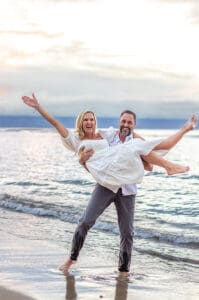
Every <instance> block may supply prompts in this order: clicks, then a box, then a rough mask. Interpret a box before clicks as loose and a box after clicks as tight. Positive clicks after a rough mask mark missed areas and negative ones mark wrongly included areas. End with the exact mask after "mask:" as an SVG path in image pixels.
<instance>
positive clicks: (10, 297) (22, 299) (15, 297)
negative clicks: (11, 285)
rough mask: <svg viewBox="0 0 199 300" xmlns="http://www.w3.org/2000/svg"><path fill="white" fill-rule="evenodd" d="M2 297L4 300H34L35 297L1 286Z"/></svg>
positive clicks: (0, 294)
mask: <svg viewBox="0 0 199 300" xmlns="http://www.w3.org/2000/svg"><path fill="white" fill-rule="evenodd" d="M0 299H2V300H33V298H30V297H28V296H26V295H23V294H21V293H18V292H15V291H12V290H8V289H6V288H4V287H2V286H0Z"/></svg>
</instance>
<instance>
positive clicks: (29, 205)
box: [0, 194, 80, 223]
mask: <svg viewBox="0 0 199 300" xmlns="http://www.w3.org/2000/svg"><path fill="white" fill-rule="evenodd" d="M0 207H2V208H6V209H10V210H13V211H17V212H21V213H26V214H31V215H36V216H41V217H51V218H56V219H59V220H61V221H65V222H70V223H76V222H77V221H78V211H77V209H75V208H74V207H72V206H65V207H63V205H62V206H60V205H57V204H52V203H44V202H42V201H35V202H33V200H28V199H23V198H19V197H16V196H12V195H8V194H2V195H0ZM68 211H70V214H68ZM79 217H80V216H79Z"/></svg>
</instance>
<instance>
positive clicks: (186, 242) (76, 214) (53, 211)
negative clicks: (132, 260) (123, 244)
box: [0, 194, 199, 248]
mask: <svg viewBox="0 0 199 300" xmlns="http://www.w3.org/2000/svg"><path fill="white" fill-rule="evenodd" d="M0 207H2V208H6V209H10V210H13V211H17V212H22V213H26V214H32V215H36V216H41V217H49V218H56V219H59V220H61V221H64V222H70V223H77V222H78V221H79V218H80V217H81V211H80V210H79V207H74V206H71V205H65V206H63V205H60V204H55V203H44V202H42V201H33V200H32V199H24V198H20V197H16V196H12V195H9V194H1V195H0ZM94 229H96V230H99V231H104V232H111V233H113V234H119V230H118V225H117V224H116V223H112V222H108V221H97V222H96V224H95V226H94ZM135 237H136V238H139V239H143V240H153V241H157V242H161V243H167V244H172V245H178V246H182V247H187V248H198V247H199V237H196V236H186V235H181V234H174V233H170V232H160V231H157V230H152V229H149V230H147V229H142V228H136V231H135Z"/></svg>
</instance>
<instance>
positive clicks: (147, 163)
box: [133, 132, 153, 171]
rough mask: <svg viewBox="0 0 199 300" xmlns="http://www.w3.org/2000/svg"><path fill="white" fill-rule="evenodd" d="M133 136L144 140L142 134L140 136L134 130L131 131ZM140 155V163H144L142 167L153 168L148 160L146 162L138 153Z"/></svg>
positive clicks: (148, 169) (147, 169)
mask: <svg viewBox="0 0 199 300" xmlns="http://www.w3.org/2000/svg"><path fill="white" fill-rule="evenodd" d="M133 137H134V138H136V139H141V140H143V141H145V139H144V138H143V137H142V136H140V135H139V134H137V133H135V132H133ZM140 156H141V159H142V163H143V165H144V169H145V170H146V171H152V170H153V165H152V164H150V163H149V162H147V161H146V160H144V158H143V156H142V155H140Z"/></svg>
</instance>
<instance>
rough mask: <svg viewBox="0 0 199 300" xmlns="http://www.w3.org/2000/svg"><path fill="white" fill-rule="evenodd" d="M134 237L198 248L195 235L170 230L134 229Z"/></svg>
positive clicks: (198, 242) (198, 244)
mask: <svg viewBox="0 0 199 300" xmlns="http://www.w3.org/2000/svg"><path fill="white" fill-rule="evenodd" d="M135 236H136V237H138V238H141V239H151V240H154V241H158V242H162V243H168V244H174V245H178V246H182V247H184V246H186V247H189V248H199V238H198V237H196V236H191V237H190V236H185V235H182V234H174V233H171V232H160V231H158V230H156V231H153V230H145V229H139V228H137V229H136V234H135Z"/></svg>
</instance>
